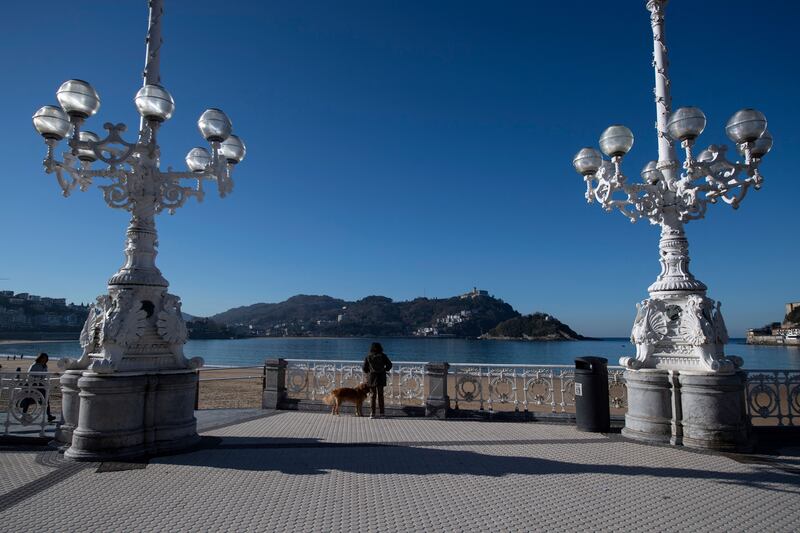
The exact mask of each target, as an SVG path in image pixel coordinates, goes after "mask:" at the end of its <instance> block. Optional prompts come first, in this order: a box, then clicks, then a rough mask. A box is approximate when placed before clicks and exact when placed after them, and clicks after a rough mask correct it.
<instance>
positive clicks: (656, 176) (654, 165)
mask: <svg viewBox="0 0 800 533" xmlns="http://www.w3.org/2000/svg"><path fill="white" fill-rule="evenodd" d="M641 175H642V179H643V180H644V181H645V182H646V183H650V184H651V185H652V184H655V183H658V181H659V180H660V179H661V178H663V177H664V176H663V174H661V171H660V170H659V169H658V161H648V163H647V164H646V165H645V166H644V168H642V173H641Z"/></svg>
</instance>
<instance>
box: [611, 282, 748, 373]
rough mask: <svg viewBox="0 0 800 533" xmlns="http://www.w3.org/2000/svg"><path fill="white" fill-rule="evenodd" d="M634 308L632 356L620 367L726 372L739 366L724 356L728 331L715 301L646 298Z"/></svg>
mask: <svg viewBox="0 0 800 533" xmlns="http://www.w3.org/2000/svg"><path fill="white" fill-rule="evenodd" d="M636 308H637V313H636V320H635V321H634V324H633V329H632V331H631V342H632V343H633V344H635V345H636V357H623V358H621V359H620V364H622V365H623V366H625V367H627V368H631V369H641V368H663V369H668V370H698V371H706V372H720V373H727V372H732V371H733V370H734V369H735V368H736V367H738V366H740V365H741V359H740V358H727V357H725V355H724V352H723V348H724V345H725V343H726V342H727V341H728V332H727V329H726V327H725V321H724V320H723V318H722V312H721V309H720V308H721V304H719V303H718V302H714V300H711V299H710V298H706V297H705V296H702V295H699V294H688V295H685V296H673V297H669V298H648V299H647V300H644V301H642V302H640V303H638V304H637V305H636ZM736 360H738V361H739V363H738V364H737V362H736Z"/></svg>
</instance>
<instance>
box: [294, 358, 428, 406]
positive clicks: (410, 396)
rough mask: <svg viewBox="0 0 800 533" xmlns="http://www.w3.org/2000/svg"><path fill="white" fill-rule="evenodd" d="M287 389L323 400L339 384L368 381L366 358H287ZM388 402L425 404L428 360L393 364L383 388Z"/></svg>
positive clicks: (310, 397)
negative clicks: (425, 361)
mask: <svg viewBox="0 0 800 533" xmlns="http://www.w3.org/2000/svg"><path fill="white" fill-rule="evenodd" d="M285 361H286V392H287V393H288V394H289V397H290V398H294V399H302V400H322V399H323V398H324V397H325V396H326V395H327V394H328V393H329V392H330V391H332V390H333V389H336V388H339V387H355V386H357V385H358V384H359V383H363V381H364V373H363V369H362V367H363V365H364V363H363V361H328V360H323V359H286V360H285ZM383 396H384V398H385V402H386V403H388V404H392V405H424V404H425V397H426V389H425V363H419V362H409V361H399V362H393V363H392V369H391V370H390V371H389V373H388V375H387V376H386V388H384V390H383Z"/></svg>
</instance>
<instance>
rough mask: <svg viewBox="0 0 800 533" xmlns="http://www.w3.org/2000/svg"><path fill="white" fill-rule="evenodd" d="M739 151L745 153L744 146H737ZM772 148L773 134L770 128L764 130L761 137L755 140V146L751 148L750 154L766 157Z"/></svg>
mask: <svg viewBox="0 0 800 533" xmlns="http://www.w3.org/2000/svg"><path fill="white" fill-rule="evenodd" d="M737 148H738V150H739V153H740V154H742V155H744V146H743V145H741V144H740V145H738V146H737ZM771 149H772V134H771V133H770V132H769V130H764V133H762V134H761V137H759V138H758V139H756V140H755V141H753V147H752V148H750V155H751V156H753V157H759V158H760V157H764V156H765V155H767V153H769V151H770V150H771Z"/></svg>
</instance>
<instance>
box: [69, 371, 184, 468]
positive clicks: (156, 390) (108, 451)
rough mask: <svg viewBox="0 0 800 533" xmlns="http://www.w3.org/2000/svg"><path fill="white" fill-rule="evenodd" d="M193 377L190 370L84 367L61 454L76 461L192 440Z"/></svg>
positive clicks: (165, 448)
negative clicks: (76, 413) (100, 371)
mask: <svg viewBox="0 0 800 533" xmlns="http://www.w3.org/2000/svg"><path fill="white" fill-rule="evenodd" d="M197 379H198V376H197V373H196V372H194V371H193V370H174V371H160V372H147V373H133V372H130V373H127V372H126V373H113V374H97V373H94V372H83V373H82V375H81V377H80V379H79V380H78V383H77V387H78V389H79V390H80V393H79V397H80V408H79V420H78V424H77V427H75V428H74V430H72V439H71V440H72V445H71V446H70V447H69V448H68V449H67V451H66V452H65V453H64V456H65V457H67V458H69V459H73V460H76V461H109V460H122V459H132V458H135V457H140V456H143V455H151V454H160V453H166V452H172V451H177V450H180V449H183V448H187V447H189V446H192V445H193V444H196V443H197V442H198V441H199V438H200V437H199V436H198V435H197V420H196V419H195V417H194V400H195V391H196V387H197Z"/></svg>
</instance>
